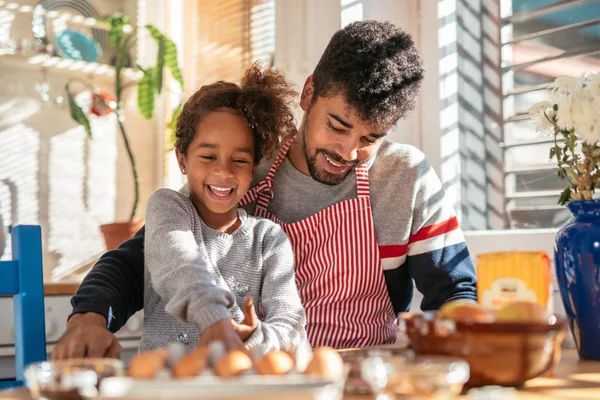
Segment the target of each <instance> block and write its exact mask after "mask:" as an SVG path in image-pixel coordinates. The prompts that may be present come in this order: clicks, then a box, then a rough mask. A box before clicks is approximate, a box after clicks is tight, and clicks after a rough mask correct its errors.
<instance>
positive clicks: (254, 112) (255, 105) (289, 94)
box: [175, 63, 298, 164]
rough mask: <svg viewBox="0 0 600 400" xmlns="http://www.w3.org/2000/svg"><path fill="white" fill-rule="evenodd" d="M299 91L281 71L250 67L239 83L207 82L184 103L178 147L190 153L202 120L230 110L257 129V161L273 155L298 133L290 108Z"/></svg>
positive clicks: (253, 128) (177, 136) (178, 130)
mask: <svg viewBox="0 0 600 400" xmlns="http://www.w3.org/2000/svg"><path fill="white" fill-rule="evenodd" d="M297 95H298V93H297V92H296V91H295V90H294V89H293V88H292V86H291V84H289V83H288V82H287V80H286V79H285V77H284V75H283V74H282V73H280V72H278V71H274V70H265V71H262V69H261V66H260V64H259V63H255V64H254V65H252V66H251V67H250V68H248V69H247V70H246V72H245V74H244V77H243V78H242V80H241V82H240V84H239V85H236V84H235V83H231V82H224V81H218V82H215V83H212V84H210V85H205V86H202V87H201V88H200V90H198V91H197V92H196V93H194V94H193V95H192V96H191V97H190V98H189V99H188V100H187V101H186V102H185V104H184V106H183V109H182V110H181V114H180V115H179V118H178V119H177V132H176V134H175V136H176V141H175V147H176V148H177V149H178V150H179V151H180V152H181V153H182V154H187V150H188V147H189V146H190V143H192V141H193V140H194V136H195V135H196V130H197V129H198V125H199V124H200V122H201V121H202V119H203V118H204V117H205V116H206V115H208V114H209V113H211V112H215V111H218V110H220V109H230V110H232V111H233V112H236V113H238V114H239V115H243V116H244V118H246V119H247V120H248V125H250V127H251V128H252V131H253V132H254V148H255V150H254V163H255V164H258V163H259V162H260V161H261V160H262V159H263V158H270V157H272V155H273V153H274V151H275V150H277V149H278V148H279V144H280V139H282V138H284V137H287V136H289V135H293V134H295V132H296V126H295V124H294V116H293V114H292V110H291V108H290V106H291V104H292V102H293V100H294V98H296V97H297Z"/></svg>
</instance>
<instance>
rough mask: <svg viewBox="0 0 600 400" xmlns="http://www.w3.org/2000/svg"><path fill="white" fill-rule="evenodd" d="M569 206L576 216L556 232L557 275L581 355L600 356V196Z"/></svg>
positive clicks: (570, 325)
mask: <svg viewBox="0 0 600 400" xmlns="http://www.w3.org/2000/svg"><path fill="white" fill-rule="evenodd" d="M567 206H568V207H569V210H571V213H572V214H573V216H572V218H571V219H570V220H569V221H567V223H566V224H565V225H564V226H563V227H562V228H561V229H560V230H559V231H558V234H557V235H556V245H555V247H554V256H555V261H556V278H557V280H558V286H559V288H560V294H561V297H562V301H563V304H564V305H565V311H566V313H567V319H568V321H569V328H570V329H571V333H572V334H573V338H574V339H575V344H576V345H577V351H578V352H579V357H580V358H582V359H586V360H600V200H577V201H571V202H569V203H568V204H567Z"/></svg>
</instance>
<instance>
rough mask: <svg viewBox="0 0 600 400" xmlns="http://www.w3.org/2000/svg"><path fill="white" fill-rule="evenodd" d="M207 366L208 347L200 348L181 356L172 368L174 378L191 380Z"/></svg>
mask: <svg viewBox="0 0 600 400" xmlns="http://www.w3.org/2000/svg"><path fill="white" fill-rule="evenodd" d="M207 366H208V347H205V346H201V347H198V348H197V349H196V350H194V351H192V352H190V353H189V354H186V355H185V356H183V357H182V358H181V359H180V360H179V361H178V362H177V364H175V366H174V367H173V375H174V376H175V377H176V378H191V377H194V376H197V375H198V374H199V373H201V372H202V371H204V370H205V369H206V367H207Z"/></svg>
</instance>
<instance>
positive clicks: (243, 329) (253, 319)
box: [231, 297, 258, 342]
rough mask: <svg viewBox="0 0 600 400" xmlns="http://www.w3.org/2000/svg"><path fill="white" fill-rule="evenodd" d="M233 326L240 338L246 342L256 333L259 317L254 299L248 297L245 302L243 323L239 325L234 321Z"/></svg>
mask: <svg viewBox="0 0 600 400" xmlns="http://www.w3.org/2000/svg"><path fill="white" fill-rule="evenodd" d="M231 324H232V325H233V329H234V330H235V332H236V333H237V335H238V337H239V338H240V339H241V340H242V341H244V342H245V341H246V340H248V338H249V337H250V336H251V335H252V333H254V331H255V330H256V328H257V327H258V316H257V315H256V312H255V311H254V303H253V301H252V297H247V298H246V301H245V302H244V319H243V320H242V322H240V323H237V322H235V321H233V320H232V321H231Z"/></svg>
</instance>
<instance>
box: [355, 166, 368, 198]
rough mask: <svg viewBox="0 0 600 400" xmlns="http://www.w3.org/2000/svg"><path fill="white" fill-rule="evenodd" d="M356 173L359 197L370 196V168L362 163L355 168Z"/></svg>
mask: <svg viewBox="0 0 600 400" xmlns="http://www.w3.org/2000/svg"><path fill="white" fill-rule="evenodd" d="M354 171H355V173H356V194H357V197H358V198H364V197H366V198H368V197H369V169H368V168H367V164H366V163H362V164H360V165H358V166H357V167H356V169H355V170H354Z"/></svg>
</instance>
